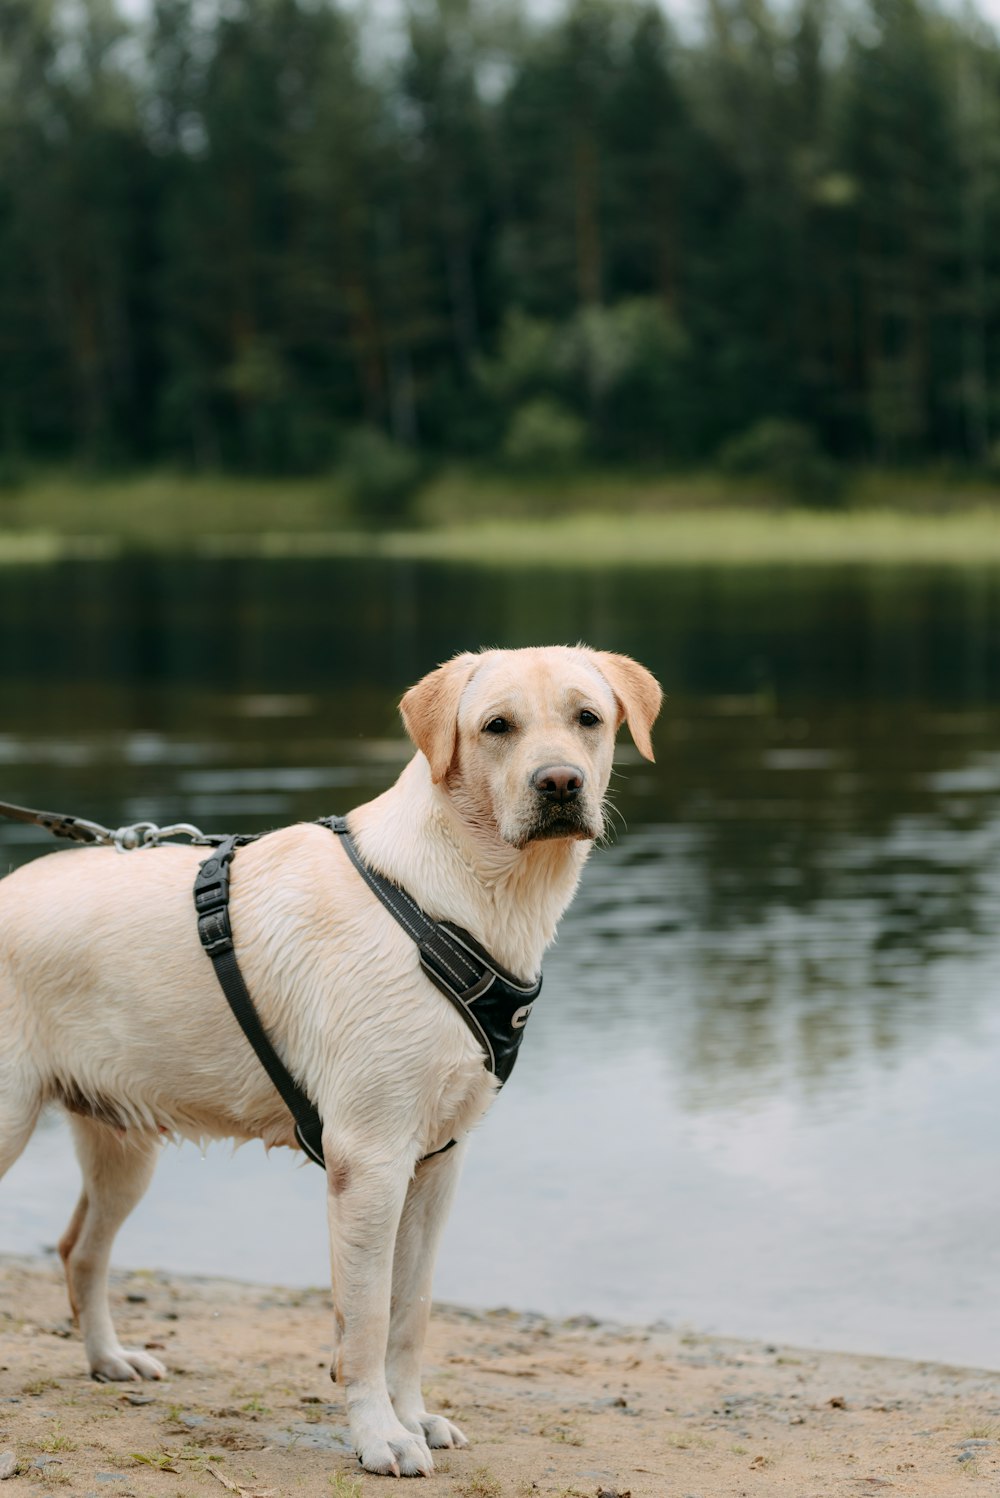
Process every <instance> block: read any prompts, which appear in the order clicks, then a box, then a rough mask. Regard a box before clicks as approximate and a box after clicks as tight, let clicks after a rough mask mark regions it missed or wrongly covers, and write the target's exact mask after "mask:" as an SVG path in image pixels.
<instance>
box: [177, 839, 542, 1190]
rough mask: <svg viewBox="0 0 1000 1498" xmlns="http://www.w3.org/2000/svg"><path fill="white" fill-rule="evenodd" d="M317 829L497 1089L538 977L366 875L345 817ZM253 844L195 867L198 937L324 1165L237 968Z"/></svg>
mask: <svg viewBox="0 0 1000 1498" xmlns="http://www.w3.org/2000/svg"><path fill="white" fill-rule="evenodd" d="M320 825H321V826H324V827H329V829H330V831H331V832H334V833H336V834H337V835H338V836H339V837H341V838H342V839H343V843H344V848H345V850H346V852H347V855H348V857H349V858H350V860H351V862H352V863H353V864H354V867H355V868H356V869H357V871H358V873H359V874H360V875H361V877H362V878H363V879H364V881H365V883H366V884H367V885H368V887H369V889H371V890H372V891H373V892H374V894H376V895H377V896H378V898H379V899H380V900H381V902H382V904H383V905H384V906H385V908H386V909H387V910H388V911H389V913H390V915H392V916H393V917H394V918H395V920H397V921H398V922H399V924H400V925H401V926H402V927H403V930H404V931H405V932H406V933H407V935H408V936H409V937H411V938H412V940H413V941H414V942H415V943H416V946H417V950H418V952H419V954H420V966H421V967H422V968H423V970H424V972H425V973H426V974H427V976H428V978H430V980H431V982H432V983H434V984H435V985H436V986H437V987H438V988H439V989H440V990H441V992H442V993H443V994H444V996H445V998H447V999H449V1000H450V1001H451V1003H452V1004H453V1005H454V1006H455V1008H456V1010H457V1011H458V1013H459V1014H460V1015H461V1017H462V1019H463V1020H464V1021H465V1023H466V1024H467V1025H468V1027H469V1029H470V1030H471V1031H472V1033H473V1035H475V1037H476V1039H477V1040H478V1042H479V1044H480V1045H481V1047H482V1049H483V1053H484V1063H485V1066H486V1070H487V1071H489V1072H492V1073H493V1075H494V1076H495V1077H497V1078H498V1080H499V1082H500V1084H501V1086H502V1085H503V1083H504V1082H506V1080H507V1078H508V1077H509V1076H510V1074H511V1072H512V1071H513V1069H514V1062H515V1061H516V1060H517V1052H518V1047H519V1046H520V1044H521V1036H522V1035H523V1033H524V1026H525V1025H526V1023H527V1021H528V1016H529V1014H530V1013H531V1006H532V1004H533V1003H534V1001H535V999H536V998H537V997H538V994H539V992H540V990H541V987H542V980H541V976H539V977H538V978H537V979H536V980H535V981H534V982H533V983H522V982H520V981H519V980H518V979H517V978H515V977H514V976H513V974H512V973H508V972H507V971H506V970H505V969H504V968H502V967H500V966H499V965H498V964H497V963H496V962H494V960H493V958H492V957H491V956H490V955H489V953H488V952H486V951H485V950H484V949H483V948H482V947H481V946H480V945H479V943H478V942H477V941H476V940H475V939H474V938H473V937H471V936H470V935H469V933H468V932H467V931H463V930H462V929H461V927H459V926H453V925H452V924H451V923H450V922H448V921H432V920H431V918H430V917H429V916H428V915H426V914H425V912H424V911H423V910H421V908H420V906H419V905H418V904H417V903H416V901H415V900H413V899H412V898H411V897H410V896H409V895H408V894H407V893H406V891H405V890H404V889H401V888H400V887H399V885H398V884H393V882H392V881H391V880H389V879H386V878H385V876H384V875H382V874H379V873H378V872H377V871H376V870H375V869H372V868H369V866H368V865H367V864H366V863H365V862H364V860H363V859H362V857H361V855H360V853H359V852H358V850H357V848H356V847H355V845H354V840H353V838H352V837H351V835H350V832H349V831H348V827H347V820H346V818H344V817H326V818H323V819H322V821H321V823H320ZM254 841H256V839H255V838H254V837H253V836H242V837H227V838H224V839H222V840H221V841H220V842H219V844H218V846H217V847H216V848H214V849H213V851H212V853H211V855H210V857H208V858H206V859H205V861H204V863H202V865H201V866H200V868H199V870H198V877H197V879H196V880H195V885H194V903H195V909H196V910H197V913H198V935H199V937H200V939H201V944H202V946H203V947H204V948H205V951H206V952H207V953H208V955H209V957H210V958H211V959H212V965H213V967H214V968H215V973H216V977H217V978H218V980H219V984H220V986H221V988H222V991H223V993H224V994H225V996H226V999H227V1000H228V1002H229V1007H230V1008H231V1009H232V1011H233V1014H234V1016H235V1017H236V1020H237V1022H238V1023H239V1025H240V1028H241V1029H242V1031H243V1033H244V1035H245V1036H246V1038H247V1040H248V1041H249V1042H250V1044H251V1045H252V1046H253V1048H254V1051H255V1052H256V1054H257V1058H258V1060H259V1061H260V1063H261V1065H262V1066H263V1068H264V1070H265V1071H266V1072H267V1074H268V1076H269V1077H270V1079H271V1081H272V1082H273V1083H274V1086H275V1087H276V1088H277V1090H278V1092H279V1093H280V1094H281V1097H282V1099H283V1100H284V1102H285V1105H286V1107H287V1108H288V1110H289V1112H290V1113H291V1115H292V1117H293V1118H294V1119H295V1137H296V1139H297V1140H298V1142H299V1144H300V1145H301V1147H302V1148H303V1149H304V1150H305V1152H306V1154H307V1155H308V1156H309V1158H310V1159H311V1160H314V1161H315V1162H316V1164H317V1165H325V1161H324V1159H323V1120H322V1119H321V1118H320V1116H319V1113H318V1112H317V1110H316V1107H315V1105H314V1104H313V1103H312V1101H311V1100H310V1099H309V1098H308V1097H307V1096H306V1094H305V1093H304V1092H303V1090H302V1088H301V1087H300V1086H299V1084H298V1083H297V1082H296V1081H295V1078H294V1077H293V1076H292V1075H291V1073H290V1072H289V1070H288V1068H287V1067H286V1066H285V1064H284V1062H283V1061H282V1060H281V1058H280V1056H279V1055H278V1053H277V1052H276V1051H275V1049H274V1046H273V1045H272V1044H271V1041H270V1039H269V1038H268V1035H267V1032H266V1030H265V1029H264V1026H263V1025H262V1024H261V1022H260V1016H259V1015H258V1014H257V1011H256V1009H255V1008H254V1005H253V1000H252V999H251V997H250V993H249V990H248V989H247V986H246V983H245V982H244V981H243V974H242V973H241V972H240V968H239V964H238V962H237V961H236V951H235V948H234V945H233V931H232V925H231V923H230V920H229V884H230V869H231V866H232V862H233V859H234V858H235V856H236V850H237V849H238V848H240V847H242V846H243V845H244V844H245V843H249V842H254ZM454 1143H455V1140H454V1139H452V1140H450V1141H449V1142H448V1143H447V1144H446V1145H444V1146H443V1147H442V1149H440V1150H434V1151H433V1154H435V1155H440V1154H443V1153H444V1151H445V1150H448V1149H451V1147H452V1145H453V1144H454ZM424 1158H425V1159H430V1158H431V1156H430V1155H425V1156H424Z"/></svg>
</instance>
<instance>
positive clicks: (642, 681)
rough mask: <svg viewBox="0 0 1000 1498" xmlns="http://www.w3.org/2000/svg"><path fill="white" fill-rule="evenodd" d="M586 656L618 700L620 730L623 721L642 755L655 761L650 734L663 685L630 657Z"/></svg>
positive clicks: (597, 652)
mask: <svg viewBox="0 0 1000 1498" xmlns="http://www.w3.org/2000/svg"><path fill="white" fill-rule="evenodd" d="M587 653H588V655H590V656H591V658H592V659H593V661H594V664H595V665H596V667H597V669H598V670H599V671H600V673H601V675H602V676H603V677H604V678H605V680H606V681H607V683H608V685H609V686H610V688H611V690H612V691H613V692H614V694H615V696H616V698H617V699H618V708H619V711H620V713H621V716H620V717H619V719H618V725H619V727H621V724H622V721H623V720H624V722H626V723H627V724H628V726H629V732H630V733H631V735H632V738H633V739H634V740H635V747H636V748H637V749H638V751H639V753H640V754H641V755H642V756H643V758H644V759H652V758H653V743H652V740H651V739H650V736H649V731H650V729H651V728H652V726H653V724H654V723H655V722H656V716H657V714H658V713H659V711H660V703H661V702H662V701H663V693H662V691H661V690H660V683H659V682H658V681H657V679H656V677H655V676H654V675H653V674H652V672H651V671H647V670H646V668H645V666H640V665H639V662H638V661H634V660H633V659H632V657H631V656H629V655H615V654H614V653H613V652H612V651H610V650H590V651H588V652H587Z"/></svg>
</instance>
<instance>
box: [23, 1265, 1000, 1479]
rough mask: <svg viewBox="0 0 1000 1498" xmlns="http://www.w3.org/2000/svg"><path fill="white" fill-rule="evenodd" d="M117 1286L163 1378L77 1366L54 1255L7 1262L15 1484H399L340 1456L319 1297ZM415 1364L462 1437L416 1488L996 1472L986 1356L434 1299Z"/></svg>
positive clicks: (218, 1287) (79, 1357)
mask: <svg viewBox="0 0 1000 1498" xmlns="http://www.w3.org/2000/svg"><path fill="white" fill-rule="evenodd" d="M112 1302H113V1306H114V1309H115V1315H116V1318H117V1320H118V1323H119V1328H120V1331H121V1334H122V1338H123V1341H125V1342H127V1343H128V1342H131V1343H134V1344H136V1345H139V1346H143V1345H147V1346H152V1347H153V1348H155V1349H156V1350H157V1351H158V1355H159V1356H160V1357H161V1358H162V1359H163V1361H165V1362H166V1363H167V1364H168V1367H169V1368H170V1373H169V1376H168V1379H167V1380H166V1381H164V1382H163V1383H146V1384H142V1385H140V1384H127V1385H123V1384H96V1383H94V1382H92V1381H91V1380H90V1379H89V1377H88V1376H87V1373H86V1369H85V1366H84V1362H83V1352H82V1347H81V1345H80V1341H79V1337H78V1335H77V1334H76V1332H75V1331H74V1330H73V1329H72V1327H71V1325H70V1323H69V1320H68V1310H67V1305H66V1299H65V1290H64V1286H63V1281H62V1272H61V1266H60V1265H59V1263H58V1261H57V1260H43V1259H31V1258H20V1257H2V1258H0V1454H2V1453H5V1452H12V1453H13V1455H14V1458H15V1460H16V1461H17V1463H18V1472H17V1476H16V1478H15V1479H13V1480H16V1481H17V1482H18V1483H21V1484H23V1488H24V1490H25V1491H27V1492H30V1493H32V1494H35V1495H44V1494H51V1495H52V1498H56V1495H58V1494H59V1493H60V1492H65V1493H67V1494H72V1495H73V1498H78V1495H79V1498H90V1495H92V1494H100V1495H110V1498H126V1495H129V1494H131V1495H133V1498H147V1495H150V1498H152V1495H158V1498H195V1495H200V1494H203V1493H215V1494H218V1493H219V1492H220V1489H221V1490H224V1491H229V1492H231V1493H235V1494H238V1495H242V1498H265V1495H278V1494H280V1495H285V1494H300V1495H302V1498H319V1495H320V1494H323V1495H325V1498H329V1495H330V1494H331V1493H332V1494H335V1495H337V1498H369V1495H373V1494H375V1493H385V1492H387V1491H393V1489H392V1487H391V1483H392V1481H393V1480H392V1479H388V1478H379V1477H372V1476H369V1475H368V1474H366V1473H363V1472H362V1471H361V1469H360V1467H359V1466H358V1464H357V1461H356V1459H355V1458H354V1456H353V1453H352V1452H351V1449H350V1445H349V1441H348V1436H347V1427H346V1419H345V1415H344V1408H343V1399H342V1394H341V1391H340V1390H338V1389H337V1388H336V1387H335V1386H334V1385H332V1384H331V1383H330V1381H329V1377H328V1372H327V1368H328V1362H329V1340H330V1327H331V1322H332V1313H331V1310H330V1301H329V1294H328V1292H327V1291H325V1290H289V1289H286V1288H281V1287H275V1286H260V1285H249V1284H244V1283H241V1282H237V1281H232V1280H218V1279H208V1278H202V1277H197V1278H193V1277H185V1276H182V1275H176V1274H167V1273H162V1272H157V1271H139V1272H136V1271H118V1272H116V1273H115V1274H114V1275H113V1276H112ZM424 1366H425V1390H426V1392H427V1396H428V1407H429V1408H432V1409H433V1408H437V1409H440V1410H441V1411H442V1412H443V1413H446V1414H448V1416H449V1418H451V1419H453V1420H454V1421H455V1422H456V1423H457V1424H458V1425H460V1426H461V1427H462V1428H463V1429H464V1430H465V1432H466V1434H467V1435H468V1436H469V1439H470V1446H469V1448H468V1450H463V1451H448V1452H439V1453H435V1461H436V1468H437V1470H436V1472H435V1475H434V1477H433V1478H431V1479H429V1486H430V1489H431V1490H432V1491H435V1492H445V1493H447V1494H449V1495H455V1498H530V1495H532V1494H539V1495H542V1498H583V1495H589V1498H594V1495H597V1494H598V1493H604V1494H607V1495H611V1498H616V1495H617V1498H623V1495H625V1494H626V1493H630V1494H631V1498H668V1495H673V1494H678V1495H681V1498H685V1495H687V1498H720V1495H728V1494H732V1495H733V1498H740V1495H745V1494H767V1495H770V1494H772V1493H785V1492H787V1493H789V1494H790V1495H795V1498H812V1495H816V1498H819V1495H822V1494H828V1493H859V1492H872V1491H877V1490H880V1489H883V1488H884V1489H890V1488H891V1489H892V1491H893V1498H895V1495H897V1494H898V1495H908V1494H913V1495H917V1494H920V1495H950V1494H953V1493H954V1494H956V1495H957V1494H960V1493H968V1492H969V1491H970V1490H972V1491H975V1490H976V1488H977V1487H983V1488H984V1490H985V1489H986V1487H987V1485H989V1487H990V1489H991V1490H994V1491H995V1488H996V1482H997V1478H998V1476H1000V1372H989V1371H985V1370H980V1369H971V1368H954V1367H948V1366H944V1365H940V1364H934V1363H924V1362H920V1363H917V1362H906V1361H902V1360H899V1359H891V1358H878V1357H868V1356H856V1355H852V1354H848V1353H828V1352H815V1351H809V1350H805V1349H801V1348H793V1347H786V1346H780V1347H779V1346H774V1345H771V1344H766V1343H758V1342H747V1341H737V1340H733V1339H728V1338H725V1337H716V1336H701V1335H698V1334H696V1333H693V1332H690V1331H686V1330H678V1329H672V1328H667V1327H665V1326H662V1325H658V1324H657V1325H654V1326H652V1327H646V1328H643V1327H624V1326H619V1325H617V1324H613V1323H608V1322H602V1321H597V1320H595V1319H594V1318H592V1317H589V1316H580V1317H572V1318H569V1319H568V1320H558V1319H555V1318H549V1317H545V1316H542V1315H539V1314H536V1313H521V1312H516V1311H511V1310H494V1311H469V1310H464V1309H462V1308H460V1307H455V1306H448V1305H441V1306H436V1307H435V1310H434V1315H433V1317H432V1321H431V1330H430V1335H429V1338H428V1346H427V1353H426V1357H425V1365H424ZM0 1471H2V1455H0ZM19 1490H20V1489H19V1488H13V1489H11V1493H12V1495H16V1493H17V1492H18V1491H19Z"/></svg>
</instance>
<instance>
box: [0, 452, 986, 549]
mask: <svg viewBox="0 0 1000 1498" xmlns="http://www.w3.org/2000/svg"><path fill="white" fill-rule="evenodd" d="M345 517H346V508H345V502H344V498H343V495H342V494H341V493H340V492H339V491H338V490H337V487H336V485H335V483H334V481H333V480H332V479H329V478H314V479H293V480H287V481H281V480H275V479H235V478H228V477H224V476H218V475H215V476H204V477H198V476H192V475H187V476H176V475H171V474H168V473H163V472H154V473H147V474H140V475H137V476H131V477H112V478H108V479H102V480H93V481H87V480H85V479H83V478H81V477H80V476H74V475H73V474H72V473H68V472H63V473H54V474H49V475H38V476H36V477H35V478H33V479H31V480H29V481H28V482H27V483H26V484H25V486H24V487H23V488H21V489H18V490H14V491H12V492H11V491H5V492H0V563H8V564H11V565H13V564H17V563H22V564H29V563H36V564H37V563H48V562H52V561H55V560H58V559H60V558H64V557H70V558H74V559H75V558H90V557H98V558H99V557H104V556H116V555H119V554H122V553H127V552H128V551H130V550H152V551H163V552H181V553H191V552H194V553H196V554H199V555H209V556H227V555H234V556H264V557H269V556H271V557H281V556H299V555H302V556H320V557H321V556H331V557H333V556H362V555H379V556H386V557H400V558H414V559H420V558H426V559H435V560H443V561H453V562H456V563H475V562H482V561H487V560H488V561H489V562H491V563H496V564H511V565H517V566H519V567H525V566H536V565H544V566H546V567H561V566H573V567H590V566H593V567H598V566H607V565H616V566H625V565H631V564H635V565H656V566H668V565H669V566H694V565H702V564H706V563H713V564H729V565H753V564H771V565H780V566H784V565H799V564H804V565H819V564H829V563H845V562H846V563H851V562H857V563H862V562H863V563H881V564H900V563H931V562H952V563H972V562H985V563H993V564H995V563H998V562H1000V484H996V485H990V484H988V483H986V482H985V481H973V480H971V479H969V478H967V477H956V476H954V475H948V474H935V473H934V472H924V473H919V474H907V475H903V474H886V473H879V472H872V473H867V474H864V473H862V474H858V475H856V476H855V478H854V480H852V483H851V486H850V489H849V491H848V494H847V496H846V500H845V507H844V508H843V509H839V510H830V511H820V510H807V509H801V508H795V507H794V506H787V505H784V504H781V503H776V502H775V498H774V496H773V495H769V494H768V493H767V492H766V491H765V490H762V489H760V487H759V486H757V487H753V486H747V484H746V483H737V482H736V481H734V480H729V479H724V478H722V477H721V476H719V475H714V474H711V473H705V474H692V475H681V476H677V475H673V476H660V477H650V476H648V475H638V476H635V475H633V476H629V475H628V474H613V475H612V474H601V473H583V474H580V475H577V476H574V477H572V478H566V479H560V480H554V479H539V480H534V481H532V480H528V479H525V480H514V479H511V478H509V477H505V476H502V475H500V476H498V475H489V474H484V473H473V472H470V471H466V470H459V469H453V470H450V471H448V472H445V473H443V474H441V475H440V476H439V477H437V478H435V479H434V480H433V481H432V482H431V484H430V485H429V487H428V488H427V489H426V490H425V491H424V492H423V494H422V495H421V496H420V499H419V502H418V513H417V517H416V523H415V524H414V525H413V526H412V527H410V528H408V529H403V528H399V529H382V530H380V531H360V530H358V529H356V528H355V529H351V528H349V527H348V525H347V522H346V518H345Z"/></svg>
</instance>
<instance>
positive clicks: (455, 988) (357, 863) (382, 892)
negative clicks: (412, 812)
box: [319, 817, 542, 1085]
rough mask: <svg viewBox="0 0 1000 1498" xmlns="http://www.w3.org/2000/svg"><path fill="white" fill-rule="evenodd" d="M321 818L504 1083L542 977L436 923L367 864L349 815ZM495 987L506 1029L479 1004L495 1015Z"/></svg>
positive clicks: (446, 923)
mask: <svg viewBox="0 0 1000 1498" xmlns="http://www.w3.org/2000/svg"><path fill="white" fill-rule="evenodd" d="M319 820H320V825H321V826H322V827H329V829H330V831H331V832H335V833H336V834H337V835H338V837H340V838H342V839H343V844H344V849H345V851H346V853H347V856H348V857H349V858H350V860H351V862H352V863H353V865H354V867H355V868H356V869H357V871H358V873H359V874H360V875H361V877H362V879H364V881H365V883H366V884H367V885H368V887H369V889H371V890H372V891H373V892H374V893H375V894H376V895H377V896H378V898H379V899H380V900H381V902H382V904H383V905H384V906H385V908H386V910H388V912H389V914H390V915H392V916H394V917H395V919H396V920H397V921H398V922H399V924H400V925H401V926H402V928H403V930H404V931H405V932H406V933H407V935H408V936H410V937H411V938H412V940H413V941H414V942H415V943H416V946H417V951H418V952H419V954H420V966H421V967H422V968H423V970H424V972H425V973H426V974H427V976H428V978H430V980H431V982H432V983H433V984H435V986H436V987H437V988H439V989H440V990H441V992H442V993H443V994H444V996H445V998H446V999H449V1000H450V1001H451V1003H452V1004H453V1005H454V1007H455V1009H456V1010H457V1011H458V1013H459V1014H460V1015H461V1016H462V1019H463V1020H464V1021H465V1023H466V1024H467V1025H468V1027H469V1029H470V1030H471V1031H472V1033H473V1035H474V1036H475V1037H476V1039H477V1040H478V1042H479V1044H480V1045H481V1047H482V1049H483V1051H484V1053H485V1056H486V1067H487V1070H488V1071H491V1072H492V1073H493V1074H494V1075H495V1076H497V1077H498V1078H499V1079H500V1083H501V1085H503V1083H504V1082H505V1081H506V1080H507V1078H508V1076H509V1075H510V1072H511V1070H512V1068H513V1065H514V1060H515V1058H516V1056H517V1048H518V1044H519V1043H520V1038H521V1035H520V1032H521V1029H522V1028H523V1026H524V1023H525V1021H526V1019H527V1016H528V1012H529V1011H530V1009H531V1004H532V1002H533V1001H534V1000H535V999H536V998H537V997H538V994H539V992H540V990H541V986H542V980H541V978H540V977H539V978H536V979H535V980H534V982H532V983H522V982H521V980H520V979H519V978H516V977H515V976H514V975H513V973H509V972H508V971H507V970H506V968H502V967H501V966H500V965H499V963H497V962H494V960H493V958H492V957H491V956H490V954H489V953H488V952H487V951H486V950H485V948H483V947H481V946H480V945H479V943H478V942H477V941H476V940H475V938H474V937H472V936H470V935H469V933H468V932H467V931H463V930H462V929H461V927H459V926H453V925H452V924H451V922H450V921H432V920H431V918H430V916H428V915H427V914H426V913H425V912H424V911H423V910H421V908H420V906H419V905H418V904H417V902H416V901H415V900H414V899H413V898H412V897H411V896H410V895H408V894H407V892H406V890H405V889H401V888H400V886H399V885H398V884H394V883H393V882H392V880H391V879H387V878H386V877H385V875H384V874H380V873H379V872H378V871H377V869H373V868H371V867H370V866H369V865H368V864H367V863H365V861H364V859H363V858H362V857H361V854H360V853H359V852H358V850H357V847H356V846H355V843H354V839H353V838H352V837H351V834H350V830H349V828H348V825H347V818H346V817H321V818H320V819H319ZM494 988H497V989H499V990H500V993H499V996H498V1007H499V1008H500V1009H501V1011H503V1012H504V1014H505V1018H506V1019H507V1021H508V1024H507V1025H504V1024H503V1023H502V1022H501V1025H500V1026H499V1027H497V1026H496V1025H495V1024H493V1025H491V1024H490V1023H489V1019H487V1022H486V1023H485V1024H483V1023H480V1020H479V1017H478V1015H477V1013H476V1005H477V1002H478V1003H479V1004H480V1012H481V1013H483V1014H484V1017H485V1016H486V1015H487V1014H490V1015H491V1017H492V1009H491V1003H490V999H491V998H492V997H493V995H492V993H491V991H492V990H493V989H494ZM484 1000H485V1003H483V1001H484ZM511 1001H512V1002H513V1004H514V1005H516V1006H517V1007H516V1009H515V1013H514V1014H513V1016H512V1015H511V1014H510V1004H511ZM501 1037H502V1039H501Z"/></svg>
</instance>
